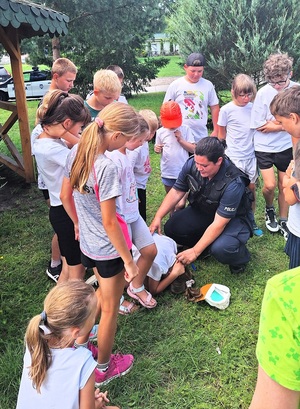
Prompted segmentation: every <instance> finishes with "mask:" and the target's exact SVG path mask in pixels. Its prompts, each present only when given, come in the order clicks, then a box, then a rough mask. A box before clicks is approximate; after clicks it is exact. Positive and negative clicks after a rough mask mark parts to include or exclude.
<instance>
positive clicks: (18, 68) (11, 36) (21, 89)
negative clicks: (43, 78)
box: [3, 28, 35, 183]
mask: <svg viewBox="0 0 300 409" xmlns="http://www.w3.org/2000/svg"><path fill="white" fill-rule="evenodd" d="M3 45H4V46H5V48H6V50H7V52H8V53H9V56H10V61H11V68H12V75H13V79H14V86H15V94H16V105H17V110H18V119H19V129H20V138H21V145H22V154H23V166H24V173H25V179H26V182H28V183H29V182H34V180H35V177H34V168H33V160H32V155H31V143H30V127H29V118H28V109H27V101H26V93H25V84H24V77H23V69H22V61H21V50H20V44H19V37H18V31H17V30H16V29H14V28H10V29H9V30H8V32H7V33H6V38H5V41H4V42H3Z"/></svg>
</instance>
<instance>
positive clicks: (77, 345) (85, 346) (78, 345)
mask: <svg viewBox="0 0 300 409" xmlns="http://www.w3.org/2000/svg"><path fill="white" fill-rule="evenodd" d="M88 343H89V341H86V342H84V343H83V344H77V342H76V341H75V342H74V347H75V348H80V347H83V348H87V346H88Z"/></svg>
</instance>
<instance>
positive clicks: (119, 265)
mask: <svg viewBox="0 0 300 409" xmlns="http://www.w3.org/2000/svg"><path fill="white" fill-rule="evenodd" d="M81 262H82V264H83V265H84V267H86V268H94V267H96V268H97V271H98V274H99V275H100V277H102V278H110V277H114V276H116V275H117V274H119V273H121V272H122V271H123V270H124V262H123V260H122V259H121V257H118V258H114V259H112V260H92V259H91V258H89V257H88V256H86V255H85V254H83V253H81Z"/></svg>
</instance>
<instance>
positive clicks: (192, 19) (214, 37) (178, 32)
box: [168, 0, 300, 90]
mask: <svg viewBox="0 0 300 409" xmlns="http://www.w3.org/2000/svg"><path fill="white" fill-rule="evenodd" d="M299 15H300V3H299V2H298V1H296V0H278V1H276V2H274V1H272V0H265V1H259V0H189V1H188V2H186V1H185V0H178V1H177V2H176V4H175V5H174V6H173V10H172V13H171V14H170V17H169V19H168V31H169V32H170V33H171V34H172V36H173V38H175V40H176V42H177V43H178V44H179V47H180V52H181V53H182V54H183V55H184V56H187V55H188V54H190V53H192V52H196V51H198V52H202V53H203V54H204V55H205V57H206V68H205V70H206V77H208V78H209V79H210V80H211V81H212V82H213V83H214V84H215V86H216V89H217V90H223V89H228V88H229V87H230V84H231V81H232V79H233V77H234V76H235V75H236V74H238V73H246V74H248V75H251V76H252V77H253V78H254V80H255V81H256V83H257V85H259V84H261V83H262V82H263V77H262V66H263V62H264V61H265V60H266V59H267V58H268V56H269V55H270V54H272V53H274V52H278V51H282V52H288V54H289V55H290V56H292V57H293V58H294V72H297V71H298V68H299V65H300V59H299V57H300V20H299Z"/></svg>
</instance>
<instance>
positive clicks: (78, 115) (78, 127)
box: [33, 90, 91, 281]
mask: <svg viewBox="0 0 300 409" xmlns="http://www.w3.org/2000/svg"><path fill="white" fill-rule="evenodd" d="M90 120H91V116H90V113H89V111H88V109H87V108H86V107H85V106H84V101H83V99H82V98H81V97H80V96H79V95H74V94H68V93H67V92H64V91H59V90H55V91H52V93H51V95H50V97H49V100H48V106H47V109H46V110H45V112H44V114H43V115H42V116H41V118H40V125H41V128H42V132H41V133H40V134H39V135H38V136H37V137H36V138H35V140H34V142H33V153H34V155H35V159H36V163H37V167H38V172H39V174H40V175H41V176H42V178H43V181H44V183H45V186H46V188H47V189H48V191H49V198H50V209H49V219H50V222H51V225H52V227H53V230H54V231H55V233H56V234H57V237H58V243H59V249H60V253H61V258H62V271H61V274H60V276H59V281H64V280H68V279H82V278H83V277H84V274H85V270H84V268H83V265H82V264H81V258H80V257H81V256H80V248H79V243H78V240H76V239H75V235H74V225H73V222H72V220H71V219H70V217H69V216H68V215H67V213H66V212H65V210H64V208H63V205H62V202H61V200H60V197H59V195H60V189H61V185H62V181H63V177H64V167H65V164H66V160H67V156H68V154H69V152H70V150H69V148H68V146H67V143H66V141H65V138H66V136H67V135H69V134H73V136H76V137H77V138H79V136H80V134H81V131H82V128H83V127H84V126H86V125H87V124H88V123H89V122H90ZM78 140H79V139H78ZM52 278H53V277H52Z"/></svg>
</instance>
